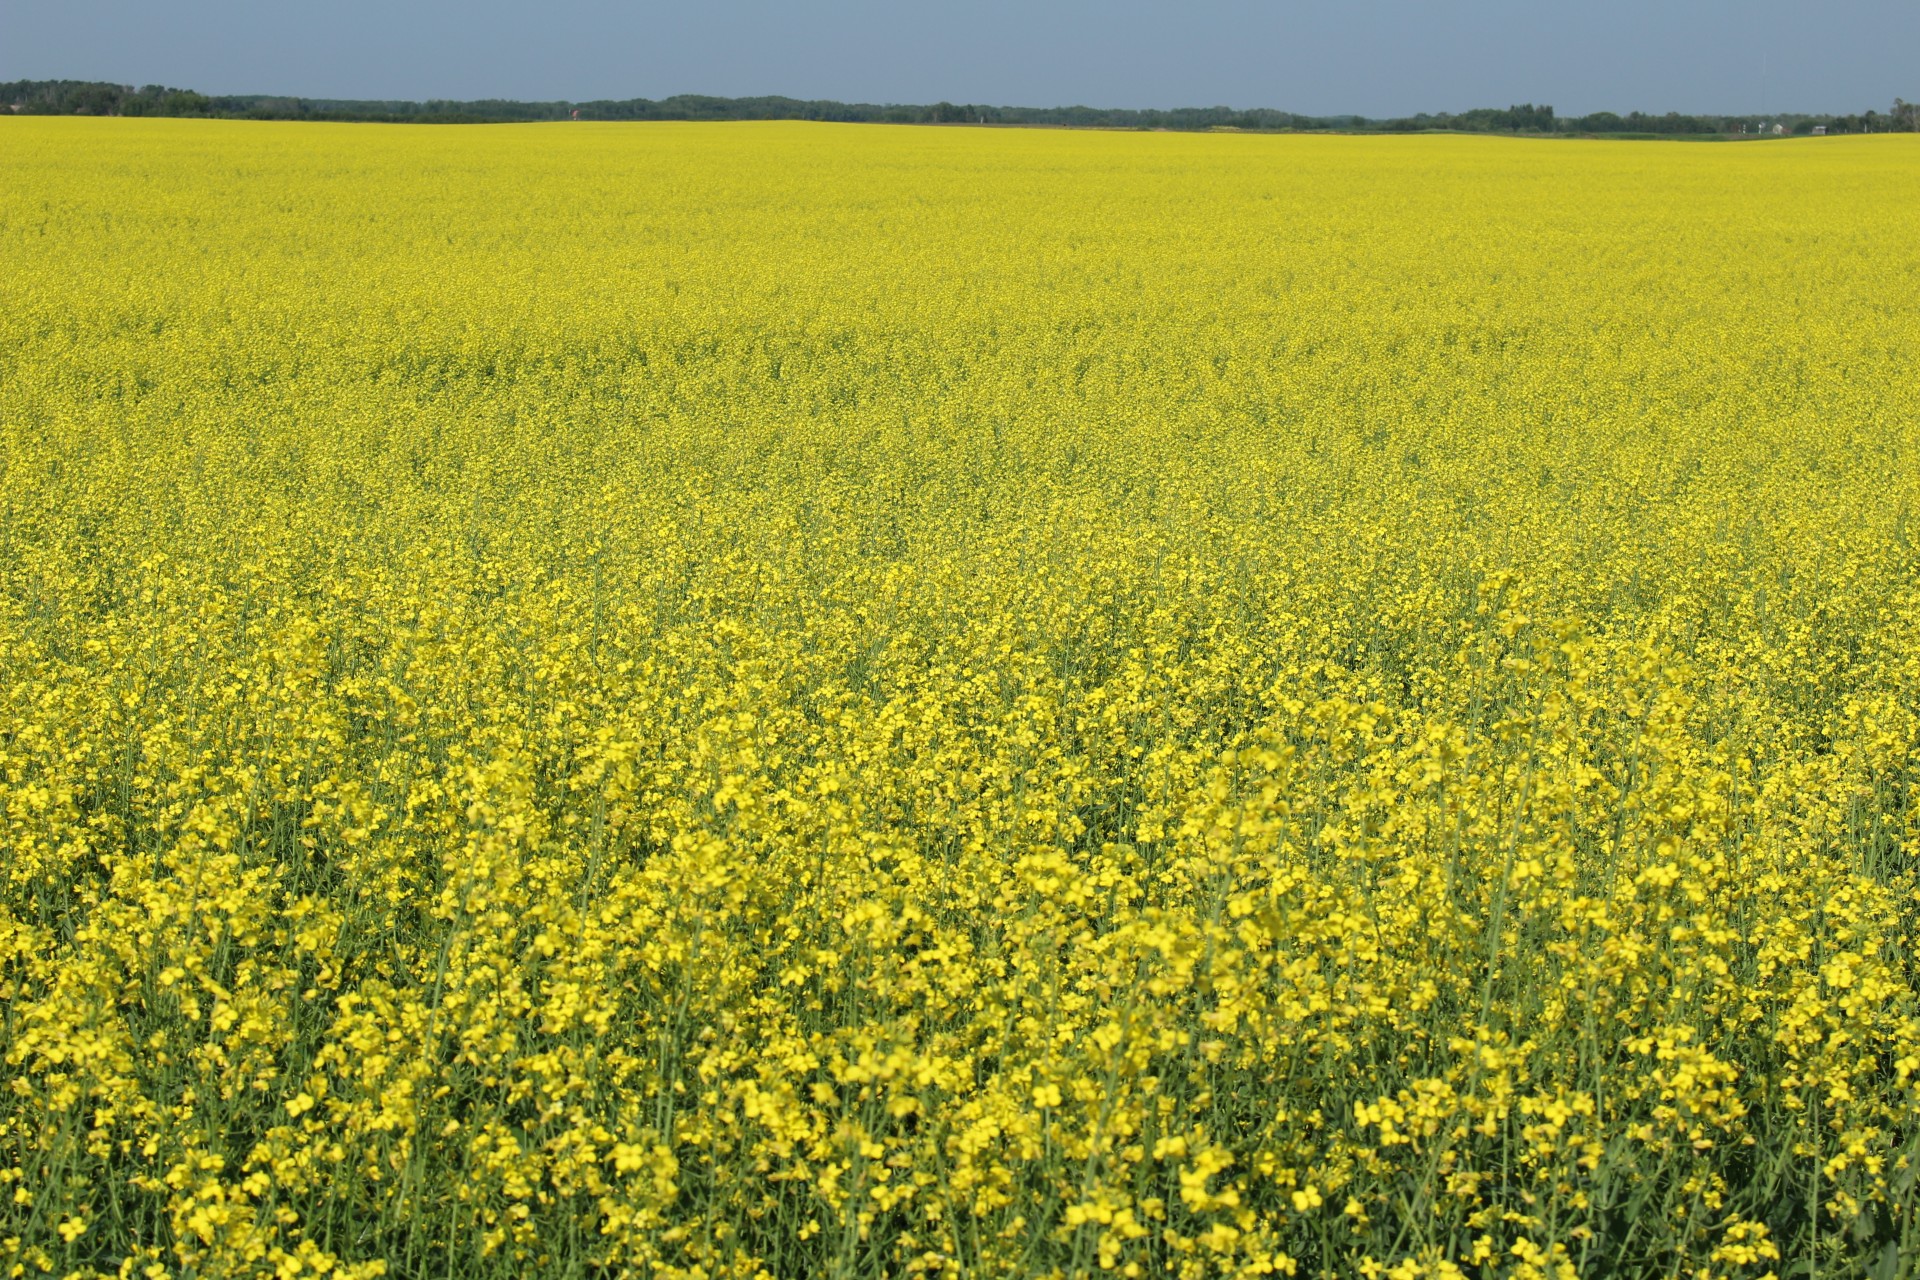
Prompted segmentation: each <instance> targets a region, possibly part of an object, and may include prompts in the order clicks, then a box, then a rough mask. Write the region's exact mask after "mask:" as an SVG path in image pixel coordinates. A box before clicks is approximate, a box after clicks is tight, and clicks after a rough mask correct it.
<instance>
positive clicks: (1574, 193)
mask: <svg viewBox="0 0 1920 1280" xmlns="http://www.w3.org/2000/svg"><path fill="white" fill-rule="evenodd" d="M1916 171H1920V139H1915V138H1912V137H1905V136H1895V137H1886V136H1879V137H1867V138H1844V139H1838V138H1836V139H1820V140H1810V141H1805V142H1795V141H1788V142H1779V143H1772V142H1769V143H1755V144H1739V145H1725V146H1705V145H1701V146H1685V145H1677V144H1637V143H1588V142H1577V141H1557V142H1542V141H1532V142H1528V141H1517V140H1501V139H1484V138H1482V139H1465V138H1440V137H1412V138H1363V139H1354V138H1334V137H1257V136H1233V135H1201V136H1193V135H1166V134H1149V133H1139V134H1129V133H1068V132H1047V131H998V130H984V129H890V128H884V127H859V126H853V127H846V126H826V125H801V124H775V125H711V126H710V125H651V126H649V125H638V126H594V125H571V126H570V125H555V126H520V127H499V128H472V129H451V128H449V129H428V128H417V129H406V128H390V127H382V126H355V125H347V126H329V125H300V124H291V125H281V124H250V123H233V122H190V121H105V120H37V119H24V118H23V119H4V120H0V175H4V181H0V870H3V872H4V876H3V880H4V888H3V889H0V895H3V896H0V1054H3V1055H4V1056H3V1058H0V1061H3V1062H4V1068H3V1069H0V1070H3V1073H4V1081H5V1086H6V1087H5V1089H4V1090H3V1091H0V1272H4V1274H6V1275H9V1276H33V1275H42V1274H46V1275H65V1276H96V1275H108V1276H128V1277H135V1276H138V1277H156V1278H157V1277H162V1276H177V1277H212V1276H261V1277H267V1276H275V1277H285V1278H289V1280H291V1278H292V1277H298V1276H307V1275H315V1276H317V1275H330V1276H337V1277H345V1278H347V1280H364V1278H366V1277H373V1276H381V1275H386V1276H393V1277H427V1276H460V1277H467V1276H514V1277H519V1276H554V1277H561V1276H566V1277H592V1276H604V1277H613V1276H628V1275H631V1276H650V1277H663V1278H664V1277H675V1278H678V1280H695V1278H699V1280H719V1278H721V1277H737V1278H739V1280H749V1278H754V1277H833V1278H836V1280H838V1278H852V1277H881V1276H887V1277H909V1276H928V1277H962V1276H966V1277H973V1276H982V1277H984V1276H1060V1277H1065V1276H1089V1275H1095V1274H1101V1275H1105V1274H1113V1275H1116V1276H1123V1277H1129V1278H1132V1277H1146V1276H1176V1277H1201V1276H1239V1277H1251V1276H1266V1275H1280V1276H1299V1277H1348V1276H1362V1277H1367V1278H1369V1280H1379V1278H1380V1277H1389V1278H1391V1280H1415V1278H1416V1277H1463V1276H1472V1277H1514V1278H1523V1277H1524V1278H1531V1277H1555V1278H1556V1280H1559V1278H1561V1277H1568V1276H1575V1275H1582V1276H1585V1275H1594V1276H1616V1275H1617V1276H1648V1277H1654V1276H1660V1277H1680V1276H1685V1277H1696V1278H1701V1280H1704V1278H1706V1277H1756V1278H1757V1277H1761V1276H1765V1275H1768V1274H1773V1275H1778V1276H1802V1275H1804V1276H1809V1277H1812V1276H1841V1275H1854V1276H1861V1277H1873V1278H1875V1280H1893V1278H1894V1277H1901V1276H1912V1275H1914V1274H1915V1273H1916V1270H1917V1269H1920V1191H1917V1190H1916V1186H1915V1180H1916V1165H1917V1164H1920V1110H1917V1108H1920V1003H1917V1002H1916V982H1917V981H1920V976H1917V975H1916V969H1915V965H1916V957H1915V952H1916V942H1917V941H1920V939H1917V938H1916V921H1917V919H1920V896H1917V890H1920V883H1917V881H1916V875H1915V872H1916V857H1917V855H1920V818H1917V817H1916V807H1915V806H1916V800H1917V799H1920V795H1917V794H1916V782H1917V781H1920V775H1917V774H1916V763H1915V752H1916V745H1917V743H1920V553H1916V549H1915V539H1916V536H1920V533H1917V531H1916V529H1915V527H1914V522H1915V518H1916V512H1915V502H1916V499H1920V382H1916V380H1915V379H1914V378H1913V376H1912V371H1913V369H1914V368H1915V367H1916V364H1920V313H1917V312H1916V311H1915V309H1914V307H1913V299H1914V296H1915V293H1916V290H1917V289H1920V206H1916V205H1915V203H1914V201H1913V199H1912V187H1913V175H1914V174H1915V172H1916Z"/></svg>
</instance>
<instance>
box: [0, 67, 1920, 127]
mask: <svg viewBox="0 0 1920 1280" xmlns="http://www.w3.org/2000/svg"><path fill="white" fill-rule="evenodd" d="M7 109H11V110H12V111H13V112H14V113H16V114H26V115H95V116H198V117H209V118H218V119H237V120H369V121H388V122H396V123H417V124H481V123H500V122H512V121H536V120H568V119H574V118H578V119H581V120H832V121H843V122H858V123H873V124H979V125H996V124H997V125H1057V126H1065V127H1077V128H1107V129H1190V130H1203V129H1241V130H1259V131H1283V130H1284V131H1300V130H1320V131H1328V130H1338V131H1343V132H1354V133H1419V132H1426V131H1430V130H1445V131H1452V132H1466V133H1515V134H1554V133H1558V134H1617V135H1624V136H1642V137H1659V136H1698V137H1707V136H1728V135H1739V134H1749V135H1751V134H1756V133H1772V132H1774V131H1775V126H1778V127H1779V130H1780V131H1782V132H1788V133H1797V134H1806V133H1811V132H1813V131H1814V130H1815V129H1817V128H1824V129H1825V130H1826V131H1827V132H1829V133H1888V132H1914V131H1916V130H1920V118H1917V117H1920V107H1916V105H1915V104H1914V103H1911V102H1905V101H1902V100H1901V99H1899V98H1895V99H1894V102H1893V108H1892V110H1890V111H1887V112H1884V113H1883V112H1879V111H1866V112H1862V113H1860V114H1857V115H1808V114H1801V113H1786V114H1776V115H1681V114H1680V113H1679V112H1674V111H1669V112H1667V113H1666V114H1665V115H1652V114H1649V113H1646V112H1641V111H1631V112H1628V113H1627V114H1626V115H1618V114H1615V113H1614V112H1611V111H1597V112H1594V113H1593V114H1591V115H1584V116H1556V115H1554V112H1553V108H1552V107H1550V106H1535V105H1534V104H1533V103H1530V102H1527V103H1521V104H1520V105H1518V106H1509V107H1505V108H1499V107H1480V108H1477V109H1475V110H1472V111H1462V112H1458V113H1449V112H1441V113H1439V114H1429V113H1426V112H1422V113H1420V114H1419V115H1414V116H1403V117H1395V118H1392V119H1371V118H1368V117H1365V116H1353V115H1341V116H1307V115H1296V114H1295V113H1293V112H1291V111H1275V110H1271V109H1269V108H1265V107H1261V108H1255V109H1251V110H1240V109H1236V108H1233V107H1176V108H1174V109H1172V110H1166V111H1159V110H1125V109H1117V108H1104V107H993V106H983V105H979V104H975V103H964V104H956V103H952V102H936V103H933V104H931V105H919V106H913V105H899V104H885V105H880V104H874V103H864V102H832V101H826V100H813V101H808V100H802V99H799V98H781V97H762V98H713V97H707V96H704V95H701V94H679V95H676V96H674V97H671V98H660V99H651V98H628V99H624V100H621V101H609V100H601V101H594V102H514V101H509V100H506V99H502V98H482V99H479V100H476V101H471V102H460V101H452V100H447V99H429V100H427V101H425V102H403V101H391V102H387V101H370V100H361V99H347V98H290V97H282V96H276V95H272V94H204V93H196V92H195V91H193V90H191V89H172V88H168V87H167V86H165V85H157V84H150V85H146V86H144V87H141V88H135V87H134V86H132V85H119V84H106V83H103V82H99V81H90V80H15V81H12V82H10V83H0V110H7Z"/></svg>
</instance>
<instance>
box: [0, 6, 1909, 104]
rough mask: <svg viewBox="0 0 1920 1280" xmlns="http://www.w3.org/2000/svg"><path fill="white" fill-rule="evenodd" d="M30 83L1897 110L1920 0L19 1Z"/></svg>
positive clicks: (471, 92)
mask: <svg viewBox="0 0 1920 1280" xmlns="http://www.w3.org/2000/svg"><path fill="white" fill-rule="evenodd" d="M1829 15H1830V16H1829ZM17 78H32V79H51V78H73V79H89V80H92V79H98V80H114V81H120V82H123V83H128V84H148V83H156V82H157V83H164V84H171V85H178V86H184V87H189V88H196V89H201V90H204V91H207V92H212V93H250V92H277V93H291V94H299V95H303V96H307V97H342V98H429V97H443V98H480V97H505V98H526V99H573V100H576V101H578V100H585V99H591V98H633V97H647V98H660V97H665V96H667V95H669V94H674V93H713V94H723V95H727V96H738V95H746V94H760V93H782V94H789V95H792V96H794V97H802V98H838V99H842V100H846V101H863V102H933V101H938V100H940V99H943V98H944V99H947V100H950V101H954V102H987V103H995V104H1012V105H1022V106H1056V105H1064V104H1068V103H1085V104H1088V105H1091V106H1108V107H1171V106H1212V105H1216V104H1224V105H1228V106H1236V107H1250V106H1266V107H1278V108H1281V109H1284V110H1290V111H1301V112H1310V113H1316V114H1332V113H1340V112H1355V113H1359V114H1362V115H1373V116H1382V115H1399V114H1408V113H1412V112H1415V111H1443V110H1446V111H1453V110H1462V109H1465V108H1468V107H1474V106H1504V105H1506V104H1507V103H1510V102H1523V101H1532V102H1547V103H1552V104H1553V105H1554V107H1555V108H1557V109H1558V110H1559V111H1560V113H1561V114H1563V115H1570V114H1578V113H1584V112H1587V111H1595V110H1601V109H1608V110H1617V111H1626V110H1630V109H1639V110H1646V111H1669V110H1677V111H1726V112H1760V111H1793V110H1798V111H1859V110H1864V109H1866V108H1868V107H1875V108H1878V109H1880V110H1883V111H1884V110H1885V109H1886V108H1887V107H1888V106H1889V105H1890V104H1891V102H1892V100H1893V98H1894V97H1895V96H1896V95H1898V96H1902V97H1906V98H1909V99H1914V98H1920V0H1860V2H1859V3H1856V4H1852V5H1849V6H1847V7H1846V8H1844V9H1840V8H1833V9H1823V8H1822V7H1820V6H1812V5H1806V4H1799V3H1796V4H1789V3H1786V2H1785V0H1747V2H1742V3H1732V2H1729V3H1717V4H1708V3H1699V2H1697V0H1668V2H1667V3H1654V2H1652V0H1612V2H1611V3H1606V4H1597V3H1586V4H1579V5H1560V4H1554V3H1551V2H1550V0H1533V2H1531V3H1522V2H1520V0H1455V2H1454V3H1450V4H1430V3H1416V2H1415V0H1321V2H1319V3H1313V4H1304V3H1293V2H1291V0H1289V2H1287V3H1267V4H1256V3H1249V2H1246V0H1185V2H1184V3H1172V2H1171V0H1158V2H1155V3H1142V2H1139V0H1108V2H1107V3H1094V2H1092V0H1027V2H1026V3H1018V2H1010V0H974V2H972V3H964V4H941V5H929V4H917V3H911V2H910V0H891V2H889V3H880V2H878V0H848V2H846V3H827V4H821V3H816V4H812V5H804V4H791V3H787V4H780V3H765V2H762V0H685V2H684V3H680V4H675V5H665V4H651V3H648V4H638V3H625V4H622V3H615V2H613V0H549V2H548V3H546V4H542V5H533V4H529V3H527V2H526V0H513V2H512V3H508V2H507V0H462V2H461V3H450V2H448V0H302V2H301V3H291V4H290V3H283V2H282V0H143V2H141V3H133V2H130V0H4V2H3V3H0V80H6V79H17Z"/></svg>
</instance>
